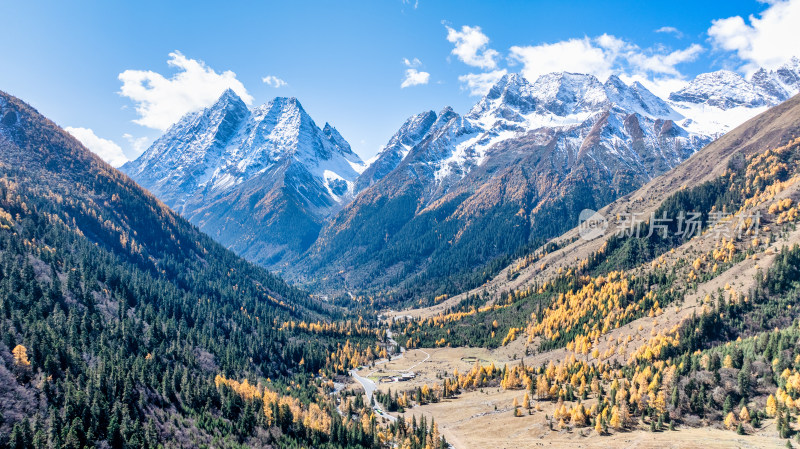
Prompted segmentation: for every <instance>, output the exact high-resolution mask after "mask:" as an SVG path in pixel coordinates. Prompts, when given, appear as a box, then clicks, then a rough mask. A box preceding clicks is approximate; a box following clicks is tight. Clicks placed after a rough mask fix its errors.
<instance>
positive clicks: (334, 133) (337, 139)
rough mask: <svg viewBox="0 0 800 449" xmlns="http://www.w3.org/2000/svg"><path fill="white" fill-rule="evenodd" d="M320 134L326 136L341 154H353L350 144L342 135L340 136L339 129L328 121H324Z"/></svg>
mask: <svg viewBox="0 0 800 449" xmlns="http://www.w3.org/2000/svg"><path fill="white" fill-rule="evenodd" d="M322 134H323V135H324V136H325V137H327V138H328V140H329V141H330V142H331V143H332V144H333V146H335V147H336V148H337V149H338V150H339V152H340V153H341V154H353V149H352V148H351V147H350V144H349V143H347V141H346V140H344V137H342V135H341V134H339V131H338V130H337V129H336V128H334V127H333V126H331V124H330V123H328V122H325V126H324V127H323V128H322Z"/></svg>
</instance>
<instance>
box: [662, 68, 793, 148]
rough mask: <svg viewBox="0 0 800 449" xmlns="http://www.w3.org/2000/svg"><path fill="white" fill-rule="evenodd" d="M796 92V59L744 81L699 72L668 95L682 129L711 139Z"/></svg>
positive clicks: (723, 72)
mask: <svg viewBox="0 0 800 449" xmlns="http://www.w3.org/2000/svg"><path fill="white" fill-rule="evenodd" d="M799 92H800V59H798V58H796V57H795V58H792V60H791V61H790V62H789V63H787V64H785V65H783V66H781V67H779V68H778V69H776V70H770V71H767V70H765V69H763V68H762V69H760V70H758V71H756V72H755V73H753V75H751V76H750V79H749V80H748V79H745V78H744V77H742V76H741V75H739V74H738V73H735V72H731V71H727V70H720V71H717V72H711V73H703V74H700V75H698V76H697V77H696V78H695V79H694V80H692V81H691V82H690V83H688V84H687V85H686V86H685V87H684V88H682V89H680V90H678V91H676V92H673V93H671V94H670V95H669V102H670V105H671V106H672V107H673V108H674V109H675V110H676V111H677V112H678V113H680V114H681V115H682V116H683V117H685V118H684V119H683V120H681V121H679V124H680V125H681V126H682V127H683V128H685V129H686V130H688V131H690V132H693V133H698V134H708V135H712V136H714V137H718V136H721V135H722V134H724V133H726V132H728V131H730V130H732V129H733V128H735V127H737V126H739V125H740V124H742V123H744V122H745V121H747V120H748V119H750V118H752V117H754V116H756V115H758V114H760V113H762V112H764V111H765V110H767V109H768V108H770V107H772V106H775V105H777V104H779V103H781V102H783V101H786V100H788V99H789V98H791V97H792V96H794V95H796V94H797V93H799Z"/></svg>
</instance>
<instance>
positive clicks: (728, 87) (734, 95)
mask: <svg viewBox="0 0 800 449" xmlns="http://www.w3.org/2000/svg"><path fill="white" fill-rule="evenodd" d="M669 99H670V100H671V101H676V102H685V103H693V104H706V105H709V106H715V107H718V108H720V109H723V110H725V109H730V108H734V107H737V106H745V107H759V106H769V105H770V104H772V102H771V101H770V99H768V98H766V97H765V94H764V92H763V89H760V88H759V87H758V86H757V85H755V84H753V83H752V82H750V81H747V80H746V79H744V77H742V76H741V75H739V74H738V73H736V72H732V71H730V70H717V71H716V72H710V73H701V74H700V75H697V77H695V79H693V80H692V81H691V82H689V84H688V85H686V86H685V87H683V88H682V89H680V90H678V91H676V92H673V93H671V94H670V95H669Z"/></svg>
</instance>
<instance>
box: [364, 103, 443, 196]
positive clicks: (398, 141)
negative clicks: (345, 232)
mask: <svg viewBox="0 0 800 449" xmlns="http://www.w3.org/2000/svg"><path fill="white" fill-rule="evenodd" d="M435 121H436V113H435V112H433V111H427V112H422V113H420V114H417V115H414V116H412V117H409V119H408V120H406V121H405V123H403V126H401V127H400V129H399V130H398V131H397V132H396V133H395V134H394V135H393V136H392V138H391V139H389V143H387V144H386V146H384V147H383V148H382V149H381V151H380V153H379V154H378V156H377V157H376V158H375V160H374V161H372V163H371V164H369V167H368V168H367V169H366V170H364V172H363V173H362V174H361V176H359V178H358V181H357V182H356V190H357V191H359V192H360V191H361V190H364V189H366V188H367V187H369V186H371V185H372V184H374V183H375V182H376V181H378V180H380V179H381V178H383V177H384V176H386V175H387V174H389V172H391V171H392V170H394V169H395V167H397V166H398V165H399V164H400V161H402V160H403V158H405V157H406V155H408V152H409V151H411V149H412V148H414V146H415V145H417V144H418V143H419V142H420V140H422V138H423V137H425V135H426V134H427V133H428V131H429V130H430V129H431V126H432V125H433V123H434V122H435Z"/></svg>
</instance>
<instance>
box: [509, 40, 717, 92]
mask: <svg viewBox="0 0 800 449" xmlns="http://www.w3.org/2000/svg"><path fill="white" fill-rule="evenodd" d="M702 51H703V47H702V46H700V45H698V44H692V45H690V46H689V47H687V48H684V49H680V50H674V51H667V50H666V49H664V48H663V47H661V46H658V47H656V48H649V49H642V48H640V47H638V46H637V45H635V44H632V43H630V42H627V41H625V40H623V39H620V38H618V37H616V36H612V35H609V34H603V35H601V36H598V37H596V38H589V37H584V38H580V39H578V38H575V39H569V40H565V41H560V42H555V43H546V44H541V45H535V46H525V47H522V46H514V47H511V54H510V56H509V58H510V60H511V62H512V63H513V62H519V63H521V64H522V71H521V72H522V74H523V76H525V77H526V78H528V79H529V80H531V81H535V80H536V79H537V78H538V77H539V76H540V75H544V74H546V73H551V72H562V71H566V72H577V73H589V74H592V75H595V76H596V77H598V78H599V79H600V80H605V79H606V78H608V76H609V75H611V74H618V75H621V76H626V77H627V78H628V79H636V80H640V82H642V84H644V85H645V86H646V87H648V88H650V87H651V86H661V87H663V86H675V85H677V84H678V82H681V83H682V82H683V81H682V80H683V75H682V74H681V72H680V71H679V70H678V68H677V66H678V65H680V64H683V63H685V62H690V61H693V60H695V59H696V58H697V56H698V55H699V54H700V53H701V52H702ZM645 81H646V82H645Z"/></svg>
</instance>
